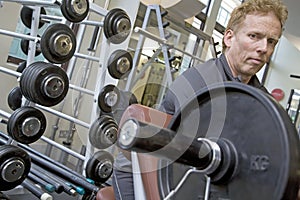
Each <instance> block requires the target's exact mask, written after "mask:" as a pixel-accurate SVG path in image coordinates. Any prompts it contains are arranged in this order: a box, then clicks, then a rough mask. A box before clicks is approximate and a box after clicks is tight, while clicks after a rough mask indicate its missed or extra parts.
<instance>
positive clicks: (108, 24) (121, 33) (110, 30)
mask: <svg viewBox="0 0 300 200" xmlns="http://www.w3.org/2000/svg"><path fill="white" fill-rule="evenodd" d="M103 30H104V35H105V37H106V39H108V40H109V41H110V42H111V43H113V44H120V43H122V42H123V41H124V40H125V39H126V38H127V37H128V35H129V33H130V30H131V22H130V18H129V16H128V15H127V13H126V12H125V11H124V10H122V9H120V8H114V9H111V10H110V11H109V12H108V13H107V14H106V16H105V18H104V26H103Z"/></svg>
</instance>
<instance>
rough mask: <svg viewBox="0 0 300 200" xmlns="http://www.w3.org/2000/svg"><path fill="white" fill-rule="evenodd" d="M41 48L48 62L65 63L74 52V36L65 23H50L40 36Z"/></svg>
mask: <svg viewBox="0 0 300 200" xmlns="http://www.w3.org/2000/svg"><path fill="white" fill-rule="evenodd" d="M41 50H42V54H43V55H44V57H45V58H46V59H47V60H48V61H49V62H52V63H57V64H62V63H65V62H67V61H69V60H70V59H71V58H72V57H73V55H74V53H75V50H76V36H75V34H74V32H73V31H72V29H71V28H70V27H69V26H68V25H66V24H60V23H56V24H51V25H49V26H48V28H47V29H46V30H45V32H44V34H43V35H42V37H41Z"/></svg>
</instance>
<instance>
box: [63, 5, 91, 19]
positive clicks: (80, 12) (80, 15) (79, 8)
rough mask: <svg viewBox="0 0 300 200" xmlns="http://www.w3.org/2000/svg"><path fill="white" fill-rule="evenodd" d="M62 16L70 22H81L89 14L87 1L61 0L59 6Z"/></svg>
mask: <svg viewBox="0 0 300 200" xmlns="http://www.w3.org/2000/svg"><path fill="white" fill-rule="evenodd" d="M60 9H61V12H62V14H63V16H64V17H65V18H66V19H67V20H68V21H70V22H73V23H78V22H81V21H83V20H84V19H85V18H86V16H87V15H88V13H89V1H88V0H77V1H74V0H63V1H62V4H61V6H60Z"/></svg>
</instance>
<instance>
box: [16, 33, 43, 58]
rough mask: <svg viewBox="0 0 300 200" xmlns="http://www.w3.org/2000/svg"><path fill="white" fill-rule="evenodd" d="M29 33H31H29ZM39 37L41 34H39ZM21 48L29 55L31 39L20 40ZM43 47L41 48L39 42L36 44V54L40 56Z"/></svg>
mask: <svg viewBox="0 0 300 200" xmlns="http://www.w3.org/2000/svg"><path fill="white" fill-rule="evenodd" d="M27 35H30V34H29V33H27ZM38 37H39V36H38ZM20 46H21V50H22V52H23V53H24V54H25V55H28V51H29V50H28V48H29V40H25V39H22V40H21V42H20ZM41 53H42V52H41V49H40V48H39V43H37V44H36V50H35V54H34V55H35V56H39V55H40V54H41Z"/></svg>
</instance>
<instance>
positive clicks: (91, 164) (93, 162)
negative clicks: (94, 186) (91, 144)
mask: <svg viewBox="0 0 300 200" xmlns="http://www.w3.org/2000/svg"><path fill="white" fill-rule="evenodd" d="M113 163H114V158H113V156H112V155H111V154H110V153H108V152H107V151H103V150H100V151H97V152H96V153H94V155H93V156H92V157H91V158H90V159H89V160H88V161H87V164H86V168H85V172H86V177H87V178H90V179H92V180H94V181H95V182H96V183H105V182H106V181H107V180H108V179H109V178H110V176H111V174H112V171H113ZM99 164H100V165H101V164H103V165H102V166H103V169H102V170H99ZM105 166H107V170H105V168H104V167H105ZM109 166H111V168H109ZM99 171H101V172H103V174H99Z"/></svg>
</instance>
